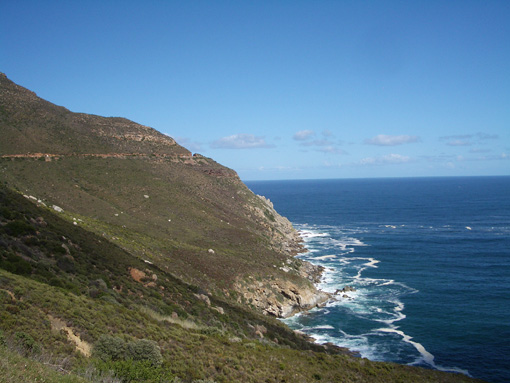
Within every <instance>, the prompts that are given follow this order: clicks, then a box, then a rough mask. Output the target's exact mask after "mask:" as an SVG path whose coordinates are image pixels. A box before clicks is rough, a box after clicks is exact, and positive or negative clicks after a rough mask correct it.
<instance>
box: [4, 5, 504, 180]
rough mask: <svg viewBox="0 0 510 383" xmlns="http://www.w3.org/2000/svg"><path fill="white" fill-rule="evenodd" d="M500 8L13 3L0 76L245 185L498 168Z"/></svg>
mask: <svg viewBox="0 0 510 383" xmlns="http://www.w3.org/2000/svg"><path fill="white" fill-rule="evenodd" d="M509 20H510V1H470V0H462V1H434V0H429V1H415V0H413V1H122V2H120V1H112V0H110V1H87V2H83V1H82V2H79V1H49V0H47V1H28V0H27V1H14V0H5V1H2V2H1V3H0V71H2V72H4V73H5V74H7V76H8V77H9V78H10V79H11V80H13V81H15V82H16V83H18V84H20V85H22V86H24V87H27V88H29V89H31V90H33V91H35V92H36V93H37V94H38V95H39V96H40V97H43V98H45V99H47V100H49V101H51V102H53V103H56V104H58V105H63V106H66V107H67V108H69V109H70V110H72V111H75V112H84V113H92V114H98V115H103V116H122V117H127V118H129V119H131V120H133V121H136V122H138V123H141V124H143V125H148V126H151V127H153V128H155V129H157V130H159V131H161V132H163V133H165V134H168V135H169V136H171V137H174V138H175V139H177V141H178V142H179V143H181V144H182V145H183V146H185V147H187V148H188V149H189V150H191V151H192V152H198V153H201V154H203V155H206V156H208V157H212V158H213V159H215V160H216V161H218V162H220V163H222V164H224V165H226V166H228V167H231V168H233V169H234V170H236V171H237V172H238V173H239V175H240V176H241V178H242V179H244V180H256V179H307V178H353V177H407V176H465V175H510V22H509Z"/></svg>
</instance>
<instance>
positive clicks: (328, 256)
mask: <svg viewBox="0 0 510 383" xmlns="http://www.w3.org/2000/svg"><path fill="white" fill-rule="evenodd" d="M329 258H336V255H323V256H321V257H315V258H314V259H317V260H323V259H329Z"/></svg>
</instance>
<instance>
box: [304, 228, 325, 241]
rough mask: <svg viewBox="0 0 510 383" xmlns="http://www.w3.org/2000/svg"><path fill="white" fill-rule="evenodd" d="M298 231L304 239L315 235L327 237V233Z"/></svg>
mask: <svg viewBox="0 0 510 383" xmlns="http://www.w3.org/2000/svg"><path fill="white" fill-rule="evenodd" d="M298 233H299V235H300V236H301V237H302V238H303V239H305V240H306V239H310V238H317V237H329V234H328V233H319V232H315V231H312V230H299V231H298Z"/></svg>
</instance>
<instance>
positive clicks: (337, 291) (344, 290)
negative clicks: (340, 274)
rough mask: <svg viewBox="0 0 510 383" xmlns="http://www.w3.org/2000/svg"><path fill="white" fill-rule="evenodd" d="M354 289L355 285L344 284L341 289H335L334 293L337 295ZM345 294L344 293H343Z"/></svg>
mask: <svg viewBox="0 0 510 383" xmlns="http://www.w3.org/2000/svg"><path fill="white" fill-rule="evenodd" d="M355 291H356V288H355V287H352V286H345V287H344V288H343V289H342V290H340V289H337V290H336V291H335V295H338V294H340V293H348V292H355ZM344 296H345V294H344Z"/></svg>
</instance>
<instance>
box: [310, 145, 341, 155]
mask: <svg viewBox="0 0 510 383" xmlns="http://www.w3.org/2000/svg"><path fill="white" fill-rule="evenodd" d="M317 150H318V151H319V152H323V153H329V154H347V153H346V152H345V150H343V149H340V148H338V147H336V146H333V145H328V146H324V147H322V148H320V149H317Z"/></svg>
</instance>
